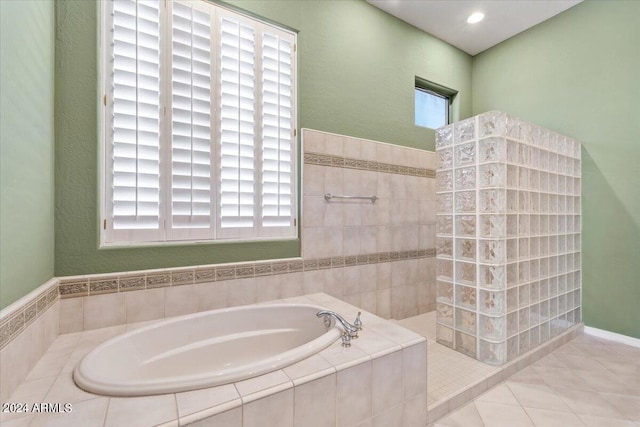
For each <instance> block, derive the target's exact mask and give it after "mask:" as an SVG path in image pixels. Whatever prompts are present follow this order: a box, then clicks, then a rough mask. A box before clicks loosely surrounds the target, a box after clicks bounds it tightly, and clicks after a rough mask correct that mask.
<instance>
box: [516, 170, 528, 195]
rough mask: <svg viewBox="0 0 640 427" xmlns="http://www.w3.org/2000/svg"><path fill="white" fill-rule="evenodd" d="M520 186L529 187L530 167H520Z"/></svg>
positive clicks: (522, 187) (522, 188)
mask: <svg viewBox="0 0 640 427" xmlns="http://www.w3.org/2000/svg"><path fill="white" fill-rule="evenodd" d="M518 188H519V189H520V190H527V189H528V188H529V169H527V168H525V167H520V168H519V169H518Z"/></svg>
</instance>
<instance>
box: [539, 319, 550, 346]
mask: <svg viewBox="0 0 640 427" xmlns="http://www.w3.org/2000/svg"><path fill="white" fill-rule="evenodd" d="M547 341H549V322H544V323H543V324H542V325H540V342H542V343H544V342H547Z"/></svg>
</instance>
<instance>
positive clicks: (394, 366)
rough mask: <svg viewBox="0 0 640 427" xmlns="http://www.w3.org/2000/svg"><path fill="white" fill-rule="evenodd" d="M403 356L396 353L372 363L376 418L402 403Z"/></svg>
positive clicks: (373, 405) (372, 394) (372, 398)
mask: <svg viewBox="0 0 640 427" xmlns="http://www.w3.org/2000/svg"><path fill="white" fill-rule="evenodd" d="M402 356H403V354H402V351H395V352H393V353H391V354H388V355H386V356H383V357H379V358H376V359H373V360H372V362H371V366H372V374H371V401H372V409H373V415H374V416H375V415H379V414H381V413H383V412H385V411H387V410H388V409H391V407H393V406H395V405H397V404H399V403H401V402H402V359H403V357H402Z"/></svg>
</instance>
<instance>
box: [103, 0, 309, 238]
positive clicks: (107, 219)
mask: <svg viewBox="0 0 640 427" xmlns="http://www.w3.org/2000/svg"><path fill="white" fill-rule="evenodd" d="M110 3H111V2H110V1H107V0H105V1H101V2H99V5H98V14H99V19H98V29H97V31H98V35H99V37H98V58H97V59H98V61H97V62H98V80H97V82H98V93H99V95H100V96H99V97H98V108H97V111H98V133H99V135H98V143H99V150H98V151H99V153H98V154H99V156H98V157H99V159H98V160H99V161H98V174H99V177H98V185H99V188H98V196H99V209H98V213H99V215H100V217H99V230H98V234H99V248H111V247H145V246H181V245H193V244H225V243H238V242H264V241H286V240H297V239H298V238H299V227H298V225H299V221H298V218H299V182H298V162H299V158H298V150H299V141H298V138H299V136H298V133H299V132H298V98H297V97H298V87H297V86H298V52H297V49H296V46H297V31H296V30H293V29H291V28H289V27H287V26H284V25H281V24H278V23H274V22H272V21H269V20H267V19H263V18H261V17H259V16H257V15H254V14H252V13H249V12H245V11H243V10H242V9H239V8H236V7H233V6H228V7H227V5H224V4H220V3H218V2H209V1H206V0H198V1H197V2H195V3H197V4H198V6H196V7H198V8H200V7H211V8H215V12H212V17H211V21H212V23H214V24H215V25H214V26H213V27H212V28H211V36H212V42H211V43H212V45H215V46H216V49H215V50H214V52H212V54H211V68H212V73H211V75H212V81H211V91H212V92H213V94H212V97H211V98H212V101H215V104H214V105H212V109H211V122H212V127H211V154H210V156H211V164H210V167H211V177H212V179H211V186H210V188H211V193H212V196H211V201H212V203H211V225H210V228H209V229H208V233H209V234H208V235H207V236H206V237H203V236H202V233H200V232H199V230H198V229H193V228H187V229H179V228H172V227H171V214H172V208H171V203H172V185H171V181H172V170H173V169H172V160H171V159H172V111H171V110H172V102H171V97H172V82H173V80H172V78H171V72H172V71H171V68H172V64H173V61H172V49H173V47H172V35H171V34H172V28H173V27H172V22H173V17H172V10H173V9H172V7H173V5H172V2H171V1H167V0H160V1H159V3H160V9H161V12H160V30H159V32H160V60H159V64H160V65H159V70H160V85H159V86H160V101H159V103H160V105H159V109H160V110H161V111H163V110H166V111H164V112H162V113H161V115H160V119H159V132H160V138H159V147H160V148H159V151H160V153H159V156H160V160H159V162H160V166H159V171H160V178H159V186H160V190H159V191H160V195H159V198H160V208H159V222H160V223H159V228H158V229H157V230H156V229H154V230H140V229H131V230H128V229H127V230H114V228H113V216H112V213H113V200H112V191H111V187H110V184H111V182H112V179H113V174H112V162H111V154H112V151H113V140H112V138H110V136H109V132H110V131H111V127H110V125H111V123H112V121H111V115H112V114H113V102H112V101H111V100H110V99H109V97H110V95H111V93H112V92H111V89H110V87H109V85H110V84H111V83H112V76H111V71H110V70H111V68H110V64H109V63H110V58H112V55H113V49H112V47H111V46H110V45H111V39H112V37H111V35H110V34H109V33H110V29H111V28H112V26H111V25H112V19H113V18H112V16H111V15H110V10H111V8H112V6H111V5H110ZM185 3H189V2H185ZM204 5H206V6H204ZM223 16H232V17H233V18H235V19H237V20H238V21H239V22H242V23H249V24H250V25H251V26H252V28H253V29H254V31H255V33H254V43H255V46H256V50H255V51H254V56H255V57H256V61H255V63H254V81H255V86H254V96H255V101H254V112H253V113H254V131H255V132H254V133H255V136H254V141H255V142H256V144H254V147H253V149H254V167H255V179H256V181H254V216H253V218H254V223H253V226H252V227H247V228H246V229H245V230H241V231H240V232H239V233H236V234H235V235H234V234H233V233H227V234H226V235H220V234H219V230H220V219H219V215H220V172H219V170H218V169H219V167H220V156H219V150H220V147H221V145H220V144H221V139H220V138H221V137H220V132H219V127H220V110H221V108H220V69H219V61H220V56H219V54H220V50H219V49H220V48H219V42H220V39H219V35H220V31H219V30H220V21H221V19H222V17H223ZM264 29H269V30H270V31H271V32H275V33H276V34H278V35H280V34H286V35H287V37H290V38H291V40H292V48H293V51H292V53H291V59H292V61H291V62H292V64H291V78H292V80H293V82H292V84H291V97H290V101H291V115H292V118H291V135H290V144H291V161H290V166H291V172H290V174H291V195H290V198H291V216H290V219H291V222H290V225H289V226H286V227H269V229H270V231H271V232H270V233H269V234H268V235H263V234H262V233H261V231H262V229H263V228H265V227H264V226H263V224H262V215H261V213H262V205H261V201H262V191H261V189H262V184H261V183H259V182H258V181H259V180H261V179H262V155H261V151H262V141H263V139H262V138H261V136H262V99H261V98H262V93H261V92H260V91H261V89H262V88H261V86H262V81H261V80H262V70H261V69H260V68H259V66H260V64H261V61H262V58H260V59H259V60H257V58H258V56H259V55H260V52H261V49H262V47H260V49H258V48H257V46H258V43H259V41H260V40H262V34H263V33H264ZM258 31H260V37H258V36H257V34H258ZM192 230H193V232H192ZM246 230H249V231H246ZM194 234H195V236H193V235H194ZM192 236H193V237H192Z"/></svg>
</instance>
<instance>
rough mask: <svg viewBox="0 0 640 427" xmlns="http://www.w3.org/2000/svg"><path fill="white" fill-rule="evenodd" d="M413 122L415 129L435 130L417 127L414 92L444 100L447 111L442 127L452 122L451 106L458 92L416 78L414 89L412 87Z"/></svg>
mask: <svg viewBox="0 0 640 427" xmlns="http://www.w3.org/2000/svg"><path fill="white" fill-rule="evenodd" d="M413 89H414V90H413V108H414V111H413V122H414V125H415V126H416V127H420V128H423V129H436V128H430V127H428V126H422V125H419V124H418V123H416V111H415V110H416V108H415V105H416V92H417V91H422V92H425V93H428V94H430V95H433V96H437V97H439V98H444V99H445V100H446V104H447V111H446V117H447V118H446V123H445V124H444V125H443V126H446V125H449V124H451V122H452V111H451V109H452V105H453V101H454V99H455V97H456V95H457V94H458V91H457V90H455V89H451V88H448V87H446V86H442V85H440V84H438V83H435V82H432V81H429V80H426V79H423V78H421V77H418V76H416V77H415V80H414V87H413Z"/></svg>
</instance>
